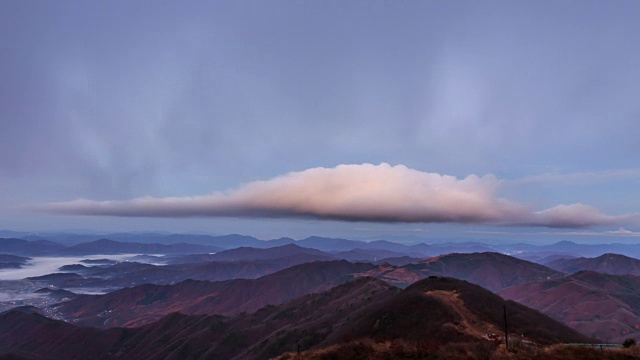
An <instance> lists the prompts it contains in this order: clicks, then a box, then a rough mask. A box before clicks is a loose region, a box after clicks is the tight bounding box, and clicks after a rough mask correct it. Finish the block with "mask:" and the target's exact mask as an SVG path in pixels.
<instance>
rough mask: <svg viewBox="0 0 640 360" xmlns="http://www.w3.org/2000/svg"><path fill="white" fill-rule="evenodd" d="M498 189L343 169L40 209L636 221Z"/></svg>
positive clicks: (479, 181)
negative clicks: (532, 205)
mask: <svg viewBox="0 0 640 360" xmlns="http://www.w3.org/2000/svg"><path fill="white" fill-rule="evenodd" d="M500 185H501V181H500V180H499V179H497V178H496V177H495V176H493V175H485V176H481V177H480V176H476V175H469V176H467V177H465V178H463V179H458V178H456V177H454V176H449V175H441V174H437V173H427V172H422V171H418V170H414V169H410V168H408V167H406V166H404V165H396V166H391V165H389V164H384V163H383V164H380V165H372V164H361V165H339V166H337V167H335V168H312V169H308V170H304V171H301V172H292V173H289V174H286V175H283V176H279V177H276V178H273V179H270V180H265V181H255V182H250V183H248V184H245V185H242V186H240V187H238V188H237V189H234V190H230V191H226V192H216V193H213V194H210V195H204V196H193V197H168V198H153V197H143V198H137V199H133V200H128V201H102V202H98V201H92V200H84V199H81V200H74V201H69V202H59V203H48V204H43V205H39V206H36V207H35V209H36V210H40V211H45V212H51V213H59V214H71V215H94V216H120V217H171V218H182V217H249V218H256V217H261V218H312V219H323V220H341V221H365V222H405V223H488V224H496V225H511V226H512V225H519V226H546V227H559V228H564V227H566V228H580V227H588V226H597V225H611V224H617V223H618V222H620V221H621V220H628V219H627V218H628V217H629V218H630V217H633V216H637V215H625V216H610V215H606V214H604V213H601V212H600V211H599V210H597V209H595V208H593V207H590V206H586V205H583V204H571V205H558V206H555V207H553V208H550V209H546V210H543V211H538V212H533V211H531V210H530V209H528V208H527V207H526V206H524V205H522V204H518V203H515V202H513V201H509V200H507V199H503V198H500V197H498V196H497V191H498V189H499V187H500Z"/></svg>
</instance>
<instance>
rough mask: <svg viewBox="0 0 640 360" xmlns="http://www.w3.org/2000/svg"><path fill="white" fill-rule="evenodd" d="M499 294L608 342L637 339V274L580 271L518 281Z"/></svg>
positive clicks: (639, 323) (639, 333)
mask: <svg viewBox="0 0 640 360" xmlns="http://www.w3.org/2000/svg"><path fill="white" fill-rule="evenodd" d="M499 295H500V296H502V297H504V298H505V299H511V300H515V301H517V302H519V303H521V304H524V305H526V306H530V307H532V308H534V309H537V310H539V311H541V312H543V313H545V314H547V315H549V316H551V317H553V318H554V319H557V320H560V321H562V322H563V323H565V324H567V325H569V326H571V327H572V328H574V329H576V330H579V331H580V332H582V333H584V334H586V335H589V336H592V337H596V338H599V339H603V340H605V341H609V342H622V341H623V340H624V339H626V338H629V337H631V338H635V339H636V340H640V277H638V276H633V275H608V274H601V273H598V272H594V271H581V272H578V273H575V274H573V275H571V276H568V277H566V278H562V279H553V280H546V281H539V282H531V283H527V284H521V285H518V286H514V287H511V288H507V289H504V290H502V291H500V292H499Z"/></svg>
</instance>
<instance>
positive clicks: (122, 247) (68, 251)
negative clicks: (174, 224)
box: [59, 239, 221, 255]
mask: <svg viewBox="0 0 640 360" xmlns="http://www.w3.org/2000/svg"><path fill="white" fill-rule="evenodd" d="M220 250H221V249H220V248H217V247H213V246H205V245H197V244H184V243H179V244H170V245H164V244H144V243H131V242H120V241H114V240H109V239H100V240H96V241H92V242H88V243H81V244H77V245H73V246H70V247H67V248H64V249H61V250H59V253H60V254H64V255H91V254H198V253H210V252H216V251H220Z"/></svg>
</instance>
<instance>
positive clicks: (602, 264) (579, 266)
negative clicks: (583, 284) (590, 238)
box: [547, 254, 640, 275]
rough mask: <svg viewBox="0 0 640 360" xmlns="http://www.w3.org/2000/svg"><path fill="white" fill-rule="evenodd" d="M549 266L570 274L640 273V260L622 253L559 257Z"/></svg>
mask: <svg viewBox="0 0 640 360" xmlns="http://www.w3.org/2000/svg"><path fill="white" fill-rule="evenodd" d="M547 266H548V267H550V268H552V269H556V270H558V271H562V272H565V273H568V274H573V273H576V272H578V271H583V270H591V271H597V272H600V273H604V274H614V275H624V274H628V275H640V260H638V259H635V258H631V257H628V256H624V255H620V254H604V255H600V256H598V257H596V258H584V257H582V258H577V259H558V260H555V261H552V262H550V263H548V264H547Z"/></svg>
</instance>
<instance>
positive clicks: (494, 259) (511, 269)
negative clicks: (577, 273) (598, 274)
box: [362, 252, 564, 291]
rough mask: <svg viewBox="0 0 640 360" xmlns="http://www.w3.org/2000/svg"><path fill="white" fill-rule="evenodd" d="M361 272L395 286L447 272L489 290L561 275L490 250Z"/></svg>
mask: <svg viewBox="0 0 640 360" xmlns="http://www.w3.org/2000/svg"><path fill="white" fill-rule="evenodd" d="M362 275H363V276H374V277H378V278H380V279H382V280H384V281H388V282H390V283H393V284H396V285H398V286H407V285H409V284H411V283H413V282H415V281H418V280H420V279H424V278H426V277H428V276H448V277H453V278H456V279H461V280H466V281H469V282H472V283H474V284H478V285H480V286H482V287H484V288H486V289H489V290H492V291H497V290H500V289H504V288H506V287H509V286H513V285H517V284H522V283H526V282H530V281H538V280H546V279H558V278H561V277H563V276H564V274H562V273H561V272H559V271H556V270H553V269H550V268H547V267H545V266H543V265H540V264H536V263H532V262H529V261H526V260H521V259H518V258H515V257H512V256H508V255H502V254H498V253H493V252H484V253H471V254H458V253H454V254H448V255H441V256H436V257H432V258H428V259H425V260H422V261H419V262H416V263H411V264H407V265H404V266H393V265H390V264H388V263H383V264H380V265H379V266H378V267H377V268H374V269H371V270H369V271H368V272H366V273H364V274H362Z"/></svg>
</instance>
